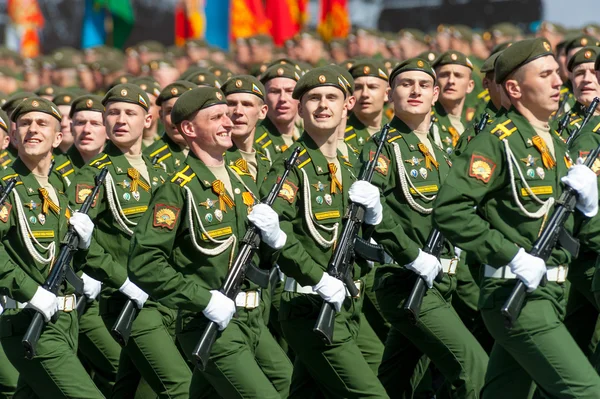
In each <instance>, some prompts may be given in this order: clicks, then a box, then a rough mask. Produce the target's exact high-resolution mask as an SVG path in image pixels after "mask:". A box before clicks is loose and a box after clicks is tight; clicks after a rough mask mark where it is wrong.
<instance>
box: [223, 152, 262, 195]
mask: <svg viewBox="0 0 600 399" xmlns="http://www.w3.org/2000/svg"><path fill="white" fill-rule="evenodd" d="M255 150H256V149H255ZM225 162H226V164H227V165H229V167H230V168H232V169H233V170H235V171H236V173H237V174H238V175H240V176H244V175H250V176H252V174H251V173H250V169H249V168H248V166H247V163H246V160H245V159H244V158H243V157H242V154H241V153H240V151H239V150H238V149H237V147H236V146H235V145H234V146H233V147H231V148H230V149H228V150H227V152H226V153H225ZM269 169H271V161H269V158H267V156H266V155H265V154H264V153H263V152H260V151H258V150H256V176H252V178H253V179H254V181H255V183H256V187H257V189H258V190H260V187H261V186H262V184H263V183H264V181H265V180H267V174H268V173H269ZM258 190H257V193H258Z"/></svg>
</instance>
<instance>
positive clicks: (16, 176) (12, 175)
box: [2, 173, 23, 186]
mask: <svg viewBox="0 0 600 399" xmlns="http://www.w3.org/2000/svg"><path fill="white" fill-rule="evenodd" d="M10 179H16V180H17V183H16V185H17V186H18V185H19V184H23V182H22V181H21V177H20V176H19V175H18V174H17V173H13V174H10V175H6V176H4V177H3V178H2V181H5V182H6V181H9V180H10Z"/></svg>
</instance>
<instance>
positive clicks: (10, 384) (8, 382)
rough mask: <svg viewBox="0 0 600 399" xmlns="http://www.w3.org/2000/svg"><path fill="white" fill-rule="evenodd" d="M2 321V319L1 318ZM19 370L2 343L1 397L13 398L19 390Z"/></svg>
mask: <svg viewBox="0 0 600 399" xmlns="http://www.w3.org/2000/svg"><path fill="white" fill-rule="evenodd" d="M0 323H2V320H1V319H0ZM18 380H19V372H18V371H17V369H15V368H14V366H13V365H12V364H11V363H10V361H9V360H8V357H7V356H6V353H4V349H2V345H0V399H8V398H12V397H13V395H14V394H15V391H16V390H17V381H18Z"/></svg>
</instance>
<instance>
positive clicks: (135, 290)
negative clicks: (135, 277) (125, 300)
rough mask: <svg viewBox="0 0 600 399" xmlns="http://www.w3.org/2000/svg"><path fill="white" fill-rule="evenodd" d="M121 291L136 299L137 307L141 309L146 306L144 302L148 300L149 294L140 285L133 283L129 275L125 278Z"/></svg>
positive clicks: (133, 299)
mask: <svg viewBox="0 0 600 399" xmlns="http://www.w3.org/2000/svg"><path fill="white" fill-rule="evenodd" d="M119 291H121V292H122V293H123V294H125V295H126V296H127V297H129V299H131V300H132V301H134V302H135V304H136V305H137V307H138V308H140V309H141V308H142V307H143V306H144V302H146V301H147V300H148V294H146V293H145V292H144V291H142V289H141V288H140V287H138V286H137V285H135V284H133V283H132V282H131V281H130V280H129V277H128V278H127V280H125V282H124V283H123V285H122V286H121V288H119Z"/></svg>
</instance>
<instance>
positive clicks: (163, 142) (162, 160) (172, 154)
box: [144, 80, 197, 176]
mask: <svg viewBox="0 0 600 399" xmlns="http://www.w3.org/2000/svg"><path fill="white" fill-rule="evenodd" d="M195 87H197V86H196V85H195V84H193V83H191V82H187V81H185V80H178V81H176V82H173V83H171V84H170V85H167V86H166V87H165V88H164V89H163V90H162V91H161V92H160V94H159V95H158V97H157V98H156V105H157V106H159V107H160V112H159V115H160V118H161V120H162V124H163V126H164V128H165V132H164V133H163V135H162V136H161V137H160V139H158V140H156V141H155V142H154V143H153V144H151V145H150V146H148V147H146V149H145V150H144V155H146V156H147V157H148V158H150V161H151V162H152V165H158V166H160V167H161V168H162V169H163V170H164V171H165V173H166V174H167V175H169V176H171V175H172V174H173V173H175V171H176V170H177V169H179V167H180V166H181V165H183V163H184V161H185V158H186V157H187V153H188V147H187V143H186V142H185V139H184V138H183V137H182V136H181V134H179V132H178V131H177V128H176V127H175V125H174V124H173V123H172V122H171V110H172V109H173V105H175V102H176V101H177V99H178V98H179V97H180V96H181V95H182V94H183V93H185V92H186V91H188V90H191V89H193V88H195Z"/></svg>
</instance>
